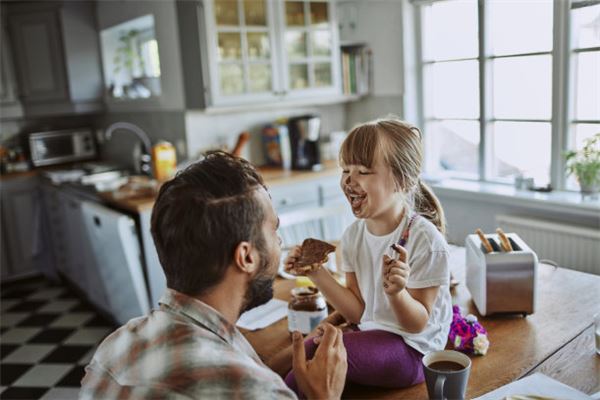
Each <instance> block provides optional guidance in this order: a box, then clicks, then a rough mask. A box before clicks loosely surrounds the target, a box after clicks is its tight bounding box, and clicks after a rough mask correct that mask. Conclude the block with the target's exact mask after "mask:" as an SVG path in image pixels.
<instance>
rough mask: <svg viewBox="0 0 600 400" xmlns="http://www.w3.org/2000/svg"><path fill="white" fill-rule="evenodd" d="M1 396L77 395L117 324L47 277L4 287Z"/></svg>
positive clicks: (0, 337)
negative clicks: (96, 354) (91, 363)
mask: <svg viewBox="0 0 600 400" xmlns="http://www.w3.org/2000/svg"><path fill="white" fill-rule="evenodd" d="M0 297H1V299H0V309H1V314H0V377H1V379H0V399H45V400H47V399H60V400H68V399H76V398H77V395H78V393H79V387H80V381H81V378H83V375H84V367H85V365H87V363H88V362H89V361H90V360H91V358H92V356H93V354H94V351H95V349H96V347H97V345H98V344H99V343H100V342H101V341H102V340H103V339H104V338H105V337H106V336H107V335H108V334H109V333H111V332H112V331H113V330H114V329H115V326H114V325H113V324H112V323H111V322H109V321H107V320H106V319H105V318H103V317H102V316H100V315H99V314H98V313H97V312H96V311H95V310H94V308H93V306H91V305H89V304H88V303H87V302H85V301H84V300H82V299H81V298H80V297H79V296H78V295H77V294H75V293H74V292H72V291H71V290H69V289H68V288H67V287H65V286H61V285H56V284H52V283H50V282H48V281H47V280H45V279H44V278H33V279H28V280H27V281H21V282H14V283H10V284H3V285H2V287H1V291H0Z"/></svg>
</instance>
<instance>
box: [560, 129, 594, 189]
mask: <svg viewBox="0 0 600 400" xmlns="http://www.w3.org/2000/svg"><path fill="white" fill-rule="evenodd" d="M565 160H566V167H567V173H568V174H569V175H575V177H576V178H577V182H579V187H580V189H581V193H582V194H584V195H587V194H592V195H595V194H597V193H598V192H599V191H600V132H599V133H597V134H595V135H594V136H592V137H589V138H587V139H585V140H584V141H583V148H582V149H581V150H579V151H575V150H571V151H567V152H566V153H565Z"/></svg>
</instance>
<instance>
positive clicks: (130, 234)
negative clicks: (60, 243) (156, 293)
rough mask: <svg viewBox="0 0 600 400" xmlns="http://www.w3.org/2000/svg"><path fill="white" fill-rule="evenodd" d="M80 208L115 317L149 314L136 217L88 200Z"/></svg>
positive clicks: (126, 318) (125, 318)
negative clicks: (133, 217) (134, 218)
mask: <svg viewBox="0 0 600 400" xmlns="http://www.w3.org/2000/svg"><path fill="white" fill-rule="evenodd" d="M81 209H82V214H83V219H84V224H85V227H86V230H87V232H88V234H89V238H90V241H91V245H92V249H93V253H94V258H95V259H96V265H97V267H98V269H99V271H98V272H99V275H100V278H101V280H102V282H101V284H102V285H103V286H104V289H105V292H106V294H107V297H108V304H109V308H110V312H111V314H112V315H113V318H114V319H115V321H117V322H118V323H120V324H124V323H125V322H127V321H128V320H130V319H131V318H134V317H138V316H141V315H144V314H146V313H147V312H148V311H149V308H150V306H149V301H148V291H147V289H146V284H145V281H144V273H143V269H142V268H143V266H142V262H141V250H140V243H139V240H138V235H137V232H136V226H135V222H134V220H133V219H132V218H131V217H130V216H128V215H125V214H122V213H119V212H117V211H114V210H112V209H109V208H107V207H104V206H102V205H99V204H97V203H93V202H89V201H86V202H83V204H82V206H81Z"/></svg>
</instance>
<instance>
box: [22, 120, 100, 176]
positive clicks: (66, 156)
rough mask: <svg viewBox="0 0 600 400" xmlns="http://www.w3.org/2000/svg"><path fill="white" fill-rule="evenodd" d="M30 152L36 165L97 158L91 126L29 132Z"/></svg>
mask: <svg viewBox="0 0 600 400" xmlns="http://www.w3.org/2000/svg"><path fill="white" fill-rule="evenodd" d="M29 153H30V156H31V162H32V164H33V165H34V166H35V167H39V166H43V165H53V164H62V163H66V162H71V161H82V160H90V159H93V158H96V155H97V150H96V142H95V140H94V134H93V131H92V129H91V128H81V129H68V130H60V131H50V132H36V133H30V134H29Z"/></svg>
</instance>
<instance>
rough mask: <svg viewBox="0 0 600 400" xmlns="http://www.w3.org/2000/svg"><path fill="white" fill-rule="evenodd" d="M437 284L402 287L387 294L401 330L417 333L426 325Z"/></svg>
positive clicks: (436, 292) (436, 291)
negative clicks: (426, 286)
mask: <svg viewBox="0 0 600 400" xmlns="http://www.w3.org/2000/svg"><path fill="white" fill-rule="evenodd" d="M439 288H440V287H439V286H432V287H428V288H423V289H404V290H402V291H401V292H398V293H395V294H392V295H389V294H388V299H389V300H390V305H391V306H392V310H393V311H394V314H395V315H396V319H397V320H398V323H399V324H400V326H401V327H402V329H403V330H405V331H407V332H410V333H419V332H421V331H422V330H423V329H425V327H426V326H427V321H428V320H429V316H430V315H431V309H432V308H433V304H434V303H435V299H436V297H437V294H438V291H439Z"/></svg>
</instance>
